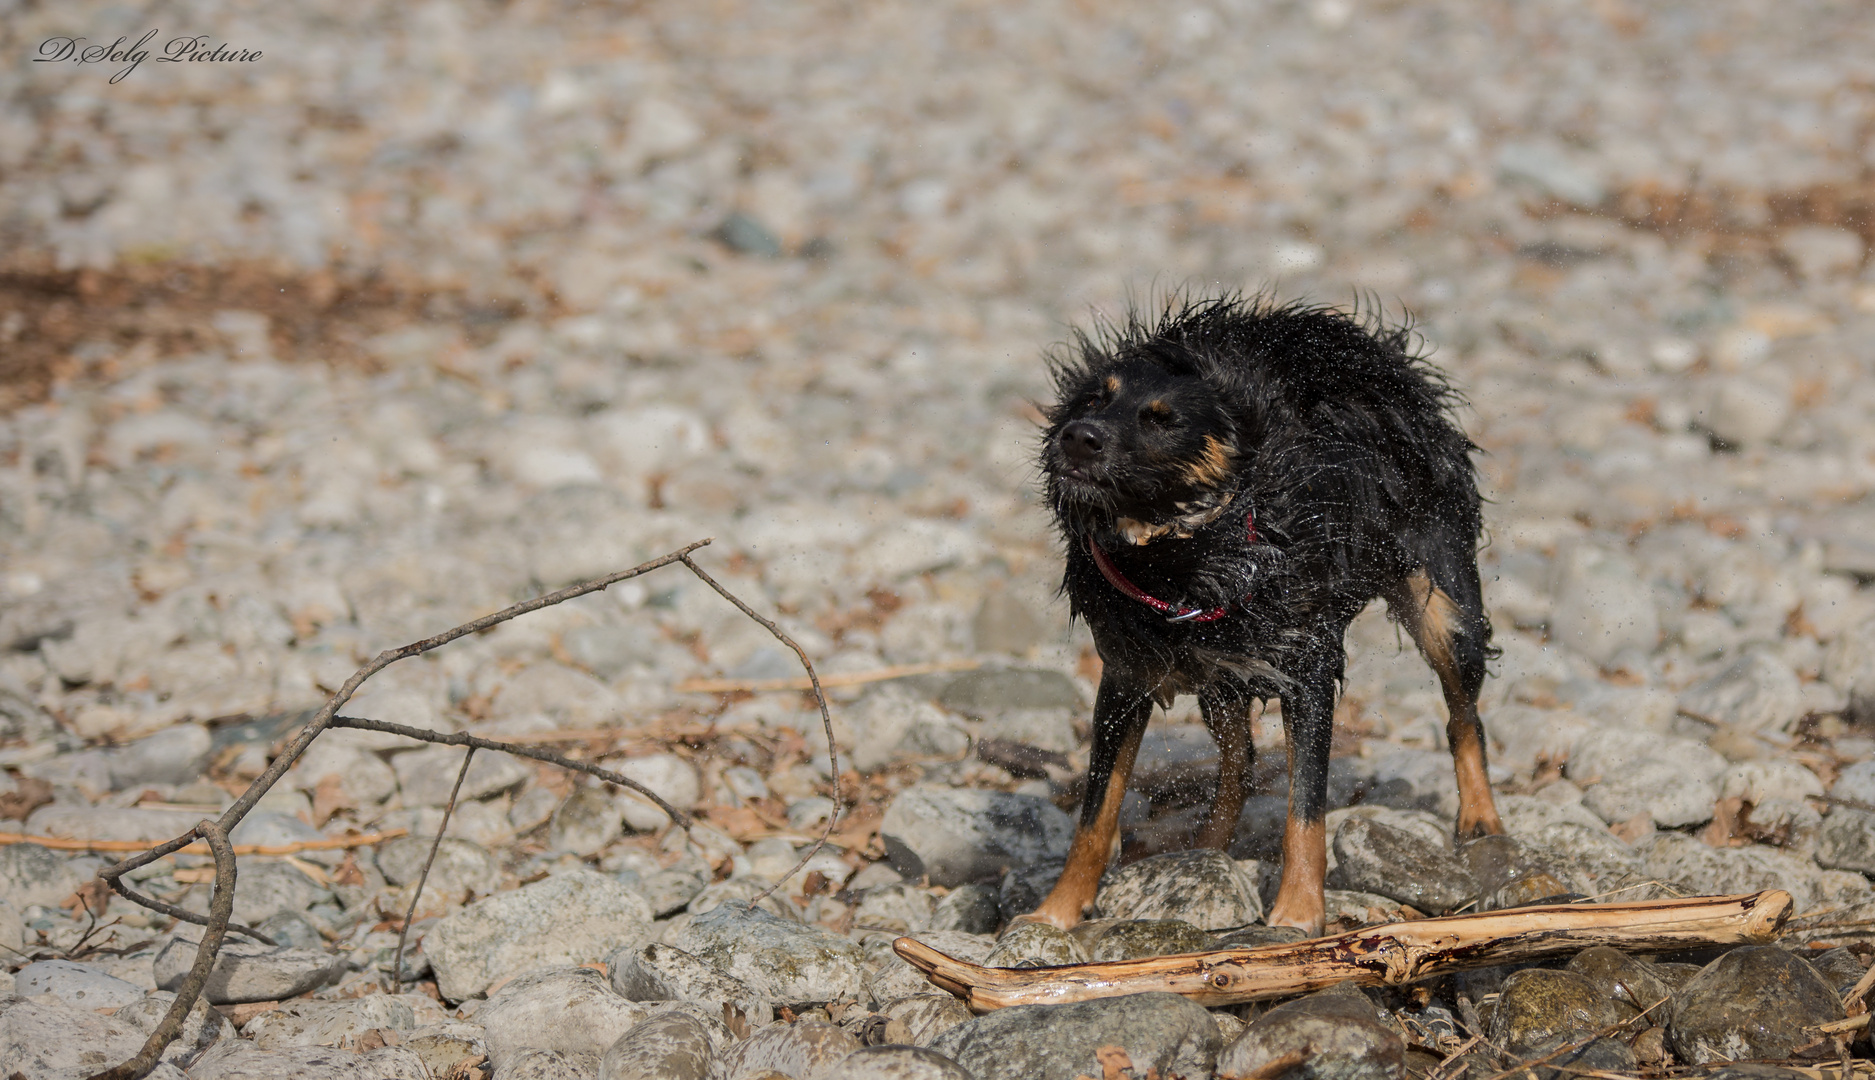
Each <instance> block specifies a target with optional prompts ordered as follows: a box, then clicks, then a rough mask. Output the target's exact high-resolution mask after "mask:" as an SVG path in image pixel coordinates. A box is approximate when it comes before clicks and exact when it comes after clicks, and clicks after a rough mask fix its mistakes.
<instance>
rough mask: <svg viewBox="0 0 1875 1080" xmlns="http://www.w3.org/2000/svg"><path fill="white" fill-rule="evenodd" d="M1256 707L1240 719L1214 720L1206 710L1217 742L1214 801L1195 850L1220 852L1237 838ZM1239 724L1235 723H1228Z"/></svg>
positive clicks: (1216, 718) (1223, 718) (1216, 717)
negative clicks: (1215, 794)
mask: <svg viewBox="0 0 1875 1080" xmlns="http://www.w3.org/2000/svg"><path fill="white" fill-rule="evenodd" d="M1261 711H1262V708H1261V706H1260V705H1251V706H1249V707H1247V708H1245V709H1244V710H1243V715H1242V716H1241V717H1232V716H1218V715H1215V714H1214V713H1215V711H1214V710H1206V711H1205V714H1204V719H1205V726H1206V727H1208V728H1210V729H1211V738H1212V739H1214V740H1215V741H1216V742H1217V752H1218V764H1217V797H1216V798H1214V799H1212V800H1211V816H1210V817H1209V818H1207V819H1205V823H1204V829H1203V830H1202V831H1200V832H1199V833H1198V843H1197V846H1198V847H1201V848H1213V849H1215V850H1217V851H1224V850H1227V849H1228V848H1229V847H1230V843H1231V841H1232V840H1233V839H1235V838H1236V836H1237V818H1238V816H1239V815H1241V814H1242V813H1243V800H1244V780H1245V774H1246V773H1248V772H1249V769H1250V733H1251V731H1253V730H1254V729H1255V726H1256V717H1257V715H1258V714H1259V713H1260V712H1261ZM1233 720H1239V721H1240V722H1239V723H1234V724H1233V723H1232V721H1233Z"/></svg>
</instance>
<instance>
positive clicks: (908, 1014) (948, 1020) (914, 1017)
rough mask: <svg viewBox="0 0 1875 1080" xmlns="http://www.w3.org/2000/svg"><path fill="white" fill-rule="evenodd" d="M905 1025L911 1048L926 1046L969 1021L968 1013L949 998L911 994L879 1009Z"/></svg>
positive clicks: (946, 996) (959, 1004)
mask: <svg viewBox="0 0 1875 1080" xmlns="http://www.w3.org/2000/svg"><path fill="white" fill-rule="evenodd" d="M879 1011H880V1012H881V1013H883V1014H885V1015H886V1016H890V1017H891V1018H893V1019H894V1020H897V1021H899V1022H900V1023H902V1024H904V1025H905V1030H907V1031H909V1032H910V1033H911V1041H912V1044H913V1045H914V1046H929V1045H931V1043H932V1042H934V1041H935V1040H936V1039H937V1037H938V1036H939V1035H942V1034H944V1033H945V1032H946V1031H949V1030H950V1029H952V1028H954V1027H956V1026H957V1025H958V1024H961V1023H963V1022H965V1021H966V1020H969V1019H970V1009H969V1007H968V1006H966V1005H965V1004H964V1003H963V1002H961V1001H959V1000H957V999H956V998H954V997H952V996H951V995H949V994H932V993H926V994H913V995H911V996H910V997H902V998H898V999H897V1000H894V1001H888V1002H885V1003H883V1004H881V1005H880V1006H879Z"/></svg>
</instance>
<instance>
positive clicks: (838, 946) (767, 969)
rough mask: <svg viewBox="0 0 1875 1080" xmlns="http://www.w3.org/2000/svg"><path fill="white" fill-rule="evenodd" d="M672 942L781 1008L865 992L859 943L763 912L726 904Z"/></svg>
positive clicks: (695, 922)
mask: <svg viewBox="0 0 1875 1080" xmlns="http://www.w3.org/2000/svg"><path fill="white" fill-rule="evenodd" d="M672 944H674V945H676V946H677V947H678V948H680V949H683V950H684V951H686V952H689V953H692V954H694V955H695V956H696V957H697V958H698V959H700V960H702V961H704V962H705V963H708V964H709V965H710V966H712V967H714V968H716V969H717V970H718V971H721V972H723V973H724V974H726V975H729V976H731V977H733V978H737V979H740V980H742V981H743V982H745V983H747V984H748V985H749V987H750V989H752V990H754V991H755V992H756V993H757V994H759V995H761V996H762V997H764V998H766V999H768V1000H770V1001H773V1002H775V1003H777V1004H794V1003H797V1002H809V1001H834V1000H837V999H840V998H857V997H859V995H860V993H861V991H862V990H863V989H864V971H863V967H862V963H863V956H862V954H861V952H860V948H859V946H858V945H856V944H854V943H853V942H852V941H850V940H848V939H846V938H843V937H840V936H838V935H836V934H833V933H831V932H829V931H827V930H824V929H822V928H820V927H818V926H806V925H803V924H801V923H798V922H790V921H788V920H785V919H780V918H777V917H775V916H774V915H772V914H770V913H769V912H767V911H764V910H762V909H760V908H757V909H755V910H750V909H749V908H746V907H744V906H742V905H741V904H723V905H722V906H720V907H717V908H715V909H713V910H710V911H708V912H705V913H703V914H701V915H698V916H697V917H696V918H694V919H692V920H691V921H690V924H689V925H688V926H687V927H685V928H684V929H683V931H682V932H681V933H679V934H678V935H677V939H676V940H675V941H673V942H672Z"/></svg>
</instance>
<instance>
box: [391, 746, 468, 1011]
mask: <svg viewBox="0 0 1875 1080" xmlns="http://www.w3.org/2000/svg"><path fill="white" fill-rule="evenodd" d="M475 750H476V748H475V747H473V746H471V747H469V749H468V752H467V753H465V754H463V755H462V768H460V769H457V770H456V783H455V786H454V787H451V788H450V789H449V803H448V805H446V806H444V807H443V823H442V824H441V825H438V826H437V827H436V837H435V838H434V839H432V840H431V841H430V853H429V854H428V855H425V856H424V857H423V873H421V874H418V875H417V887H416V888H415V889H412V890H411V892H410V906H409V907H408V908H405V909H404V924H403V925H402V926H400V927H398V928H397V952H396V954H395V955H394V956H392V957H391V993H393V994H395V993H398V992H399V991H400V990H402V988H403V985H404V942H405V941H406V940H408V939H409V937H410V920H411V919H414V918H416V917H417V901H418V900H421V899H422V898H423V886H424V885H426V884H428V882H429V880H430V867H431V866H432V865H434V864H435V862H436V849H437V848H440V847H442V846H443V833H445V832H447V831H448V829H449V815H451V814H453V813H455V812H456V796H458V795H460V794H462V781H463V780H464V779H466V778H467V777H468V775H469V762H471V761H474V760H475Z"/></svg>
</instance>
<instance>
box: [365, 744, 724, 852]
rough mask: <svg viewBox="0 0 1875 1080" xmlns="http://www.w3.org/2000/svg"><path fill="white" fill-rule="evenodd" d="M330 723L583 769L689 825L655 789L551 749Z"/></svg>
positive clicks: (688, 817) (685, 826) (679, 822)
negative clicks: (627, 789) (641, 796)
mask: <svg viewBox="0 0 1875 1080" xmlns="http://www.w3.org/2000/svg"><path fill="white" fill-rule="evenodd" d="M330 726H331V727H335V728H353V729H355V730H357V731H381V732H384V733H385V734H388V735H402V736H403V737H404V738H406V739H415V740H417V741H418V742H427V743H436V744H437V745H438V746H466V747H470V748H472V749H476V750H499V751H501V752H502V753H504V754H513V755H514V756H515V757H524V758H532V759H533V760H535V761H544V762H546V763H547V764H549V765H558V766H560V767H561V768H562V769H571V770H573V771H574V772H583V773H585V774H586V775H588V776H596V777H598V778H599V779H601V780H604V781H605V782H606V783H608V784H617V785H618V786H620V787H626V788H630V789H632V790H633V791H636V792H637V793H638V794H640V795H643V796H644V797H645V798H647V799H650V800H651V801H652V802H655V803H657V804H658V809H660V810H662V811H664V812H665V813H666V814H668V815H670V819H671V820H672V821H673V822H675V823H676V824H677V826H678V827H679V828H686V829H687V828H689V827H690V815H689V814H686V813H684V812H683V811H682V810H679V809H677V808H676V807H675V806H672V805H671V804H670V803H669V802H667V801H665V800H664V799H663V798H661V797H659V795H658V793H657V792H655V791H652V790H651V789H650V788H647V787H645V786H644V785H643V784H640V783H639V782H638V781H636V780H633V779H632V778H631V777H629V776H626V775H624V774H622V773H616V772H613V771H612V770H611V769H607V768H602V767H600V766H598V765H594V764H592V763H591V762H589V761H577V760H575V759H573V758H570V757H565V756H563V755H560V754H556V753H554V752H553V751H551V750H542V749H539V748H538V747H533V746H527V745H525V744H522V743H511V742H503V741H501V740H500V739H484V738H482V737H481V736H480V735H470V734H469V733H467V732H463V731H431V730H430V729H428V728H418V727H410V726H408V725H405V724H393V723H391V722H390V721H388V720H370V719H367V718H365V717H362V716H335V717H333V718H332V723H331V725H330Z"/></svg>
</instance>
